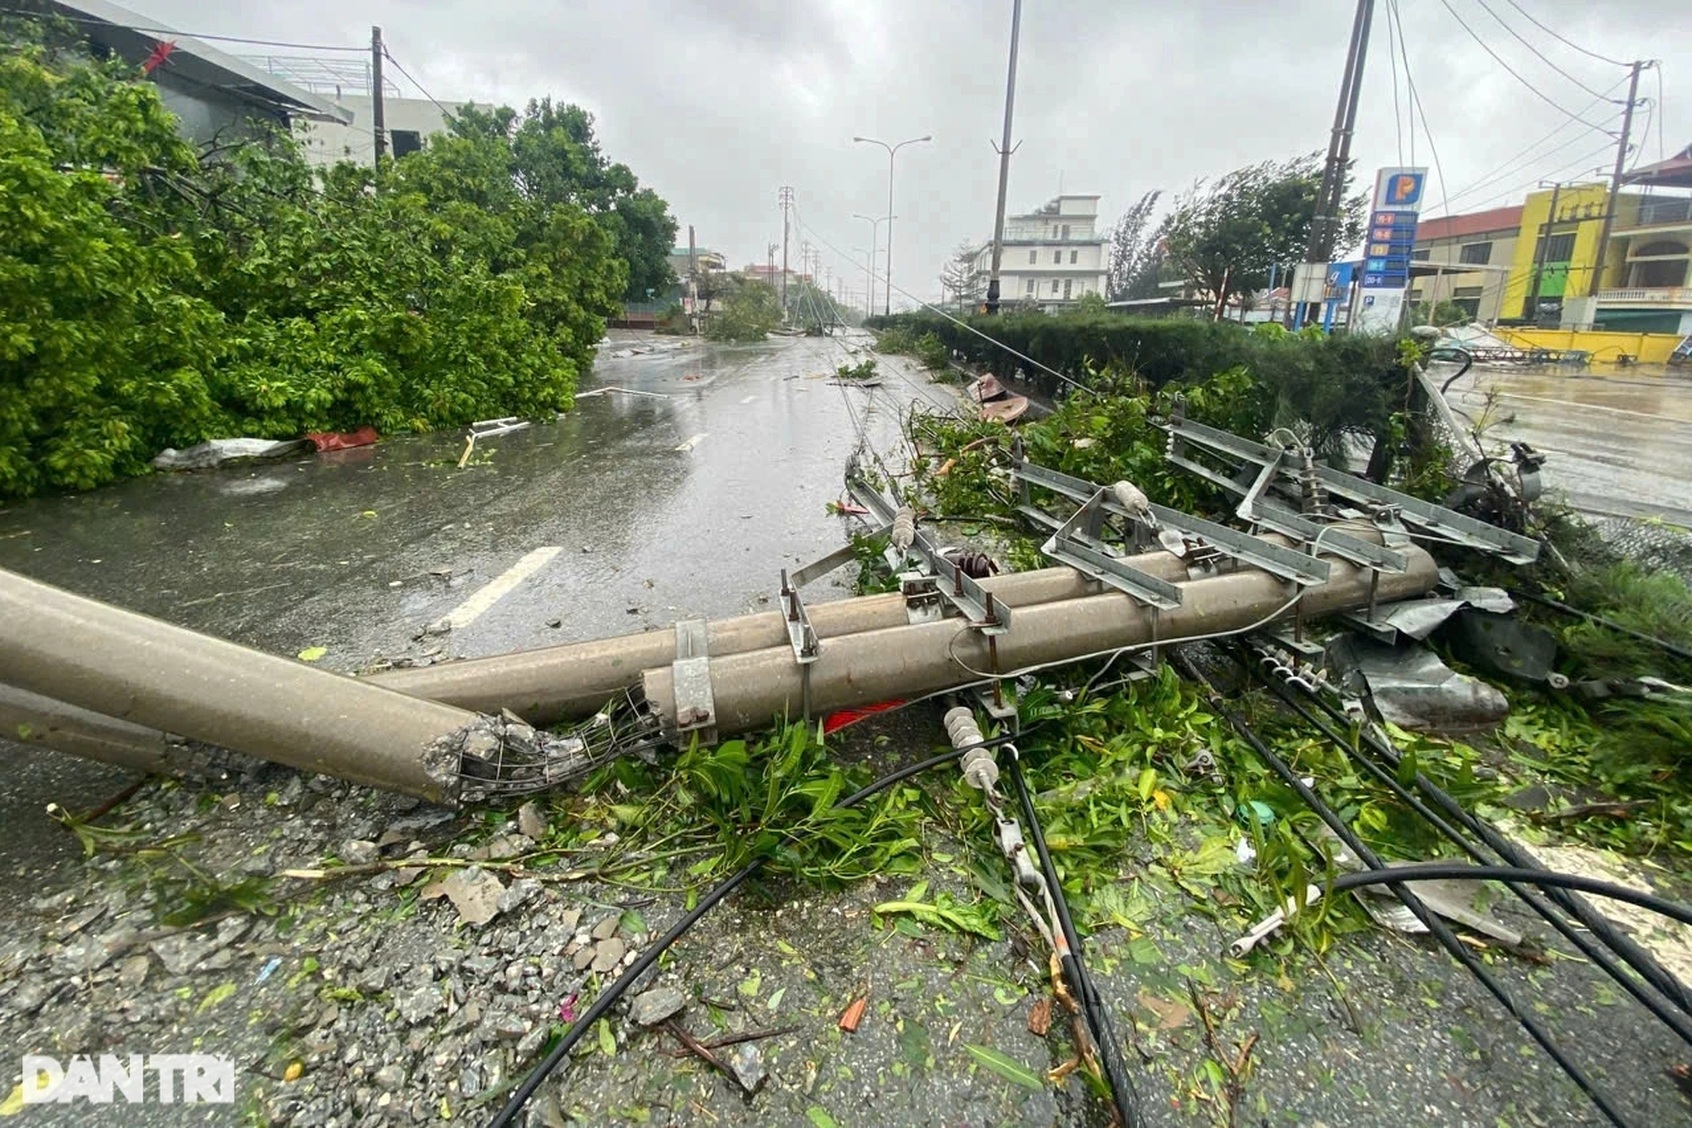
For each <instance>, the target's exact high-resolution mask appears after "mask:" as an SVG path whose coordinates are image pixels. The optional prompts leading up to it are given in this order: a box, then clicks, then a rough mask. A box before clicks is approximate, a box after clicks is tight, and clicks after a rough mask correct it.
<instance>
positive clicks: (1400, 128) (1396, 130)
mask: <svg viewBox="0 0 1692 1128" xmlns="http://www.w3.org/2000/svg"><path fill="white" fill-rule="evenodd" d="M1389 15H1390V12H1389ZM1392 25H1393V21H1392V20H1391V19H1390V18H1389V19H1388V20H1387V65H1388V67H1389V68H1390V69H1391V70H1392V132H1393V137H1394V140H1395V141H1396V142H1397V144H1398V163H1399V164H1403V163H1404V124H1403V122H1402V121H1401V120H1400V118H1399V108H1398V53H1399V49H1400V48H1399V40H1398V37H1397V36H1396V35H1395V34H1394V33H1393V28H1392ZM1415 126H1416V123H1415V121H1414V120H1412V121H1411V123H1410V163H1411V164H1412V165H1413V164H1415V163H1416V130H1415Z"/></svg>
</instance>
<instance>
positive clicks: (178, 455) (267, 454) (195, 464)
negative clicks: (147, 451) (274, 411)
mask: <svg viewBox="0 0 1692 1128" xmlns="http://www.w3.org/2000/svg"><path fill="white" fill-rule="evenodd" d="M310 449H311V444H310V443H308V442H306V441H305V440H303V439H207V440H206V441H205V442H203V443H199V444H197V445H195V446H191V447H188V448H187V449H186V450H177V449H175V448H174V447H166V448H165V449H164V450H161V451H160V452H159V453H158V454H156V455H154V456H153V467H154V468H155V469H158V470H209V469H210V468H212V467H214V466H224V465H227V464H229V463H231V462H260V461H265V460H268V459H272V458H282V457H285V456H287V455H290V454H294V453H296V452H299V451H305V450H310Z"/></svg>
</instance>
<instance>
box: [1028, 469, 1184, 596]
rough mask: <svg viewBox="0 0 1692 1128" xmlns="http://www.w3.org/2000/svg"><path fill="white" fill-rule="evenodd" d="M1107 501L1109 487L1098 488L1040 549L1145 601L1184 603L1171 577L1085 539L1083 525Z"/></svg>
mask: <svg viewBox="0 0 1692 1128" xmlns="http://www.w3.org/2000/svg"><path fill="white" fill-rule="evenodd" d="M1104 502H1105V491H1104V490H1102V489H1101V490H1097V491H1095V492H1094V493H1093V494H1092V496H1090V497H1088V498H1087V499H1086V501H1085V503H1084V504H1083V505H1082V506H1081V508H1080V509H1077V510H1076V511H1075V515H1074V516H1073V517H1071V518H1070V519H1069V520H1067V521H1065V522H1064V523H1063V524H1062V525H1059V526H1058V529H1057V532H1055V533H1053V534H1052V535H1051V537H1050V538H1049V539H1048V540H1047V541H1046V543H1045V544H1043V545H1041V546H1040V551H1041V552H1043V553H1045V554H1046V555H1047V556H1050V557H1051V558H1052V559H1053V560H1060V561H1062V562H1063V563H1065V564H1068V565H1069V566H1070V567H1071V568H1074V569H1075V570H1076V571H1077V572H1081V573H1082V574H1084V575H1088V576H1091V577H1093V578H1094V579H1095V580H1098V581H1099V582H1100V583H1104V584H1109V585H1110V586H1111V587H1113V588H1116V589H1117V590H1118V591H1124V592H1127V593H1128V594H1129V595H1131V596H1133V597H1134V598H1135V599H1138V600H1140V601H1141V602H1142V603H1149V604H1150V605H1151V606H1153V607H1156V608H1159V609H1161V610H1164V611H1173V610H1174V609H1175V608H1177V607H1179V606H1181V589H1180V588H1178V587H1176V586H1175V585H1174V584H1172V583H1170V582H1169V581H1168V580H1164V579H1159V578H1158V577H1157V576H1152V575H1148V574H1147V573H1145V572H1142V571H1140V570H1139V569H1138V568H1135V567H1132V566H1130V565H1128V564H1125V563H1123V562H1122V561H1121V560H1120V559H1119V558H1117V557H1115V556H1112V555H1110V554H1109V553H1106V552H1101V551H1099V550H1098V549H1096V548H1092V547H1090V546H1089V545H1088V544H1086V543H1085V542H1084V534H1083V532H1082V530H1083V527H1084V526H1086V525H1089V524H1091V521H1092V518H1093V517H1094V516H1095V515H1096V514H1097V513H1098V512H1099V511H1100V509H1101V508H1102V507H1103V505H1104Z"/></svg>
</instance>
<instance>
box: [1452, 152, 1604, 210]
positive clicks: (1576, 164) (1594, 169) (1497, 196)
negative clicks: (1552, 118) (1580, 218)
mask: <svg viewBox="0 0 1692 1128" xmlns="http://www.w3.org/2000/svg"><path fill="white" fill-rule="evenodd" d="M1614 151H1615V150H1614V147H1613V146H1610V145H1602V146H1600V147H1598V148H1596V149H1594V150H1592V151H1591V152H1590V153H1587V154H1585V155H1584V156H1580V157H1576V158H1575V159H1574V160H1572V161H1570V162H1569V163H1568V164H1566V165H1563V166H1562V167H1561V168H1558V169H1554V170H1552V171H1551V172H1548V173H1546V174H1544V175H1543V176H1536V177H1534V178H1533V179H1532V180H1527V181H1522V182H1520V183H1517V184H1513V185H1511V186H1510V187H1509V188H1506V189H1504V190H1503V191H1501V192H1497V193H1494V194H1493V195H1491V196H1487V197H1485V198H1484V199H1481V200H1477V201H1475V202H1474V203H1470V204H1464V205H1463V206H1464V207H1465V208H1477V209H1478V208H1480V207H1481V206H1482V205H1483V204H1489V203H1491V202H1492V201H1494V200H1502V199H1506V198H1508V197H1510V196H1514V195H1515V194H1516V193H1517V192H1519V191H1521V190H1522V189H1523V188H1529V187H1532V186H1533V185H1534V184H1535V183H1537V182H1538V181H1540V180H1556V179H1558V178H1559V177H1561V176H1563V175H1564V174H1565V173H1568V172H1571V171H1576V170H1578V171H1582V172H1591V173H1592V174H1593V175H1594V176H1596V175H1597V174H1598V173H1601V172H1603V171H1604V170H1603V168H1602V167H1600V166H1597V165H1590V164H1587V162H1588V161H1592V160H1595V159H1596V158H1598V157H1601V156H1603V155H1604V154H1605V153H1610V152H1614ZM1582 165H1585V166H1586V167H1585V168H1584V169H1583V168H1581V167H1580V166H1582Z"/></svg>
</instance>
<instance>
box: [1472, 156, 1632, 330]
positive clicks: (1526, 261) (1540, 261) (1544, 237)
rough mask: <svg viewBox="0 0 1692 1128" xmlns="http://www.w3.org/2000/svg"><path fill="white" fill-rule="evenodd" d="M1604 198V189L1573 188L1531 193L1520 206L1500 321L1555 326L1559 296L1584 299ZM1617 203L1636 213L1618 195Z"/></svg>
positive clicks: (1606, 190)
mask: <svg viewBox="0 0 1692 1128" xmlns="http://www.w3.org/2000/svg"><path fill="white" fill-rule="evenodd" d="M1608 198H1609V186H1608V185H1605V184H1574V185H1564V186H1562V187H1560V188H1552V189H1545V190H1543V191H1539V192H1534V193H1533V194H1531V195H1529V196H1528V198H1527V199H1526V200H1524V201H1523V202H1522V218H1521V229H1520V234H1519V237H1518V238H1517V239H1516V243H1515V257H1514V258H1513V259H1512V260H1511V263H1510V277H1509V280H1508V281H1507V282H1506V283H1505V284H1504V298H1503V301H1502V302H1501V303H1500V308H1499V312H1498V316H1499V318H1500V319H1502V320H1506V321H1516V320H1520V321H1527V322H1530V323H1535V324H1542V325H1557V324H1559V323H1560V322H1561V320H1562V313H1563V300H1564V298H1565V296H1566V297H1569V298H1580V297H1584V296H1585V295H1586V292H1587V289H1588V288H1589V287H1590V286H1591V285H1592V271H1593V268H1594V265H1595V264H1596V263H1597V260H1598V239H1599V236H1600V235H1601V234H1602V232H1603V227H1604V208H1605V205H1606V203H1607V202H1608ZM1553 203H1555V205H1556V209H1557V210H1556V214H1555V215H1554V216H1553V215H1552V211H1551V208H1552V205H1553ZM1619 203H1620V204H1621V205H1622V207H1623V208H1624V209H1626V208H1629V207H1631V208H1632V209H1634V210H1635V211H1637V209H1638V202H1637V198H1636V197H1631V196H1627V195H1625V194H1624V195H1623V196H1622V198H1621V200H1620V201H1619ZM1536 283H1537V285H1536Z"/></svg>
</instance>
